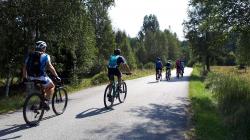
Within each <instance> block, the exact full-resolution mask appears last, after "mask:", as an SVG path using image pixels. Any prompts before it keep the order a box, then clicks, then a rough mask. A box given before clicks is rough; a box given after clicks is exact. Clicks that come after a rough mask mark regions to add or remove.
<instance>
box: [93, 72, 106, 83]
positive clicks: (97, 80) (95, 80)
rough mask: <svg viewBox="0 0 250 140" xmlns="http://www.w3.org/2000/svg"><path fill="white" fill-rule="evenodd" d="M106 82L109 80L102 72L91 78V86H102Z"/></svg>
mask: <svg viewBox="0 0 250 140" xmlns="http://www.w3.org/2000/svg"><path fill="white" fill-rule="evenodd" d="M108 81H109V79H108V76H107V73H104V72H102V73H99V74H97V75H95V76H94V77H93V78H91V83H92V85H98V84H103V83H105V82H108Z"/></svg>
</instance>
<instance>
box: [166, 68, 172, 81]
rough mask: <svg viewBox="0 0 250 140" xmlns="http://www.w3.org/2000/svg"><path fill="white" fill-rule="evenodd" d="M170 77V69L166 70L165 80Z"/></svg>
mask: <svg viewBox="0 0 250 140" xmlns="http://www.w3.org/2000/svg"><path fill="white" fill-rule="evenodd" d="M170 77H171V69H167V70H166V80H167V81H169V80H170Z"/></svg>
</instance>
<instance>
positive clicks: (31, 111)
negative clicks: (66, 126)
mask: <svg viewBox="0 0 250 140" xmlns="http://www.w3.org/2000/svg"><path fill="white" fill-rule="evenodd" d="M55 83H56V86H55V92H54V94H53V96H52V109H53V111H54V113H55V114H56V115H61V114H63V113H64V111H65V110H66V107H67V103H68V94H67V91H66V89H65V88H64V87H63V83H62V82H55ZM25 84H26V92H27V93H28V96H27V97H26V99H25V102H24V105H23V118H24V121H25V122H26V124H28V125H29V126H35V125H38V124H39V122H40V121H41V120H42V117H43V115H44V110H47V111H48V110H49V109H47V108H46V103H45V101H46V98H45V92H44V90H43V88H42V84H43V81H39V80H33V81H28V82H25ZM47 106H48V105H47Z"/></svg>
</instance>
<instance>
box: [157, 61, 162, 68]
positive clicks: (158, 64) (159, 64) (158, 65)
mask: <svg viewBox="0 0 250 140" xmlns="http://www.w3.org/2000/svg"><path fill="white" fill-rule="evenodd" d="M156 68H157V69H159V68H162V63H161V61H156Z"/></svg>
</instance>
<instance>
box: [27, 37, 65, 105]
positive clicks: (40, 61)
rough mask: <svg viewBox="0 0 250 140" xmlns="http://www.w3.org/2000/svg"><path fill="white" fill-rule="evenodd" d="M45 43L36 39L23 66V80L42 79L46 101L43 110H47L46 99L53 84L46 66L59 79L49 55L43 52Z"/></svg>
mask: <svg viewBox="0 0 250 140" xmlns="http://www.w3.org/2000/svg"><path fill="white" fill-rule="evenodd" d="M46 48H47V44H46V43H45V42H44V41H37V42H36V44H35V48H34V49H33V51H32V52H31V53H30V54H29V56H28V57H27V58H26V60H25V63H24V66H23V79H24V81H25V80H27V79H29V80H31V81H32V80H39V81H42V86H43V89H44V92H45V98H46V102H47V103H45V105H44V107H45V110H49V109H50V108H49V105H48V101H49V100H50V97H51V96H52V94H53V93H54V88H55V85H54V83H53V82H52V80H51V79H50V78H49V77H48V75H47V74H46V68H48V70H49V71H50V72H51V73H52V75H54V76H55V77H56V79H57V80H58V81H60V80H61V79H60V78H59V77H58V75H57V72H56V70H55V68H54V66H53V65H52V64H51V61H50V56H49V55H48V54H47V53H45V51H46ZM36 60H37V61H36Z"/></svg>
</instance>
